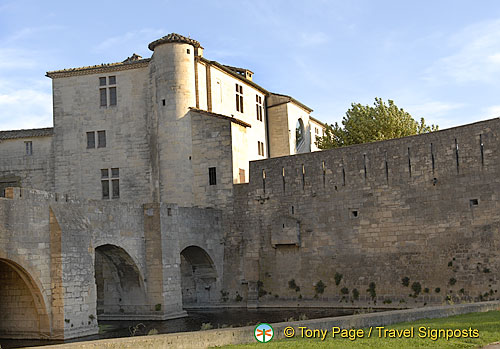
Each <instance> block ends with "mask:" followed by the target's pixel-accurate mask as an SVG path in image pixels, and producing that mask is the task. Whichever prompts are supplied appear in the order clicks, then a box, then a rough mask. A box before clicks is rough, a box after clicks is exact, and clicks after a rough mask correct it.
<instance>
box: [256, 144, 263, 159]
mask: <svg viewBox="0 0 500 349" xmlns="http://www.w3.org/2000/svg"><path fill="white" fill-rule="evenodd" d="M257 147H258V152H259V155H262V156H264V143H263V142H260V141H258V142H257Z"/></svg>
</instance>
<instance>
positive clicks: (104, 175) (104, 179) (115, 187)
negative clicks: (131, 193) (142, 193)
mask: <svg viewBox="0 0 500 349" xmlns="http://www.w3.org/2000/svg"><path fill="white" fill-rule="evenodd" d="M109 172H110V171H109V169H107V168H105V169H102V170H101V186H102V198H103V199H109V198H110V196H109V194H110V185H111V195H112V198H113V199H118V198H119V197H120V179H119V178H118V177H119V176H120V169H119V168H112V169H111V178H112V179H111V180H110V178H109Z"/></svg>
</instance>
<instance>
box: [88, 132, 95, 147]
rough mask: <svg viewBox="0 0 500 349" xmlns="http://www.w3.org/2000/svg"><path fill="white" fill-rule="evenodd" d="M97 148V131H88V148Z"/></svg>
mask: <svg viewBox="0 0 500 349" xmlns="http://www.w3.org/2000/svg"><path fill="white" fill-rule="evenodd" d="M93 148H95V132H94V131H92V132H87V149H93Z"/></svg>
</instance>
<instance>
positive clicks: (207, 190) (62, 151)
mask: <svg viewBox="0 0 500 349" xmlns="http://www.w3.org/2000/svg"><path fill="white" fill-rule="evenodd" d="M149 48H150V49H151V50H152V51H153V56H152V57H151V58H145V59H143V58H142V57H140V56H138V55H136V54H134V55H132V56H131V57H129V58H127V59H126V60H124V61H123V62H120V63H112V64H103V65H97V66H90V67H83V68H74V69H64V70H58V71H51V72H48V73H47V76H48V77H50V78H51V79H52V82H53V105H54V127H53V128H46V129H35V130H21V131H2V132H0V141H1V143H0V190H3V188H6V187H8V186H21V187H26V188H36V189H41V190H47V191H52V192H58V193H65V194H70V195H74V196H77V197H80V198H89V199H111V200H112V199H120V200H122V201H135V202H143V203H145V202H170V203H176V204H179V205H182V206H199V207H220V206H221V205H222V206H224V205H226V204H227V200H228V199H229V198H230V197H231V196H232V185H233V183H247V182H248V164H249V161H252V160H259V159H265V158H269V157H275V156H283V155H290V154H296V153H303V152H310V151H314V150H317V148H316V146H315V144H314V142H315V137H316V136H319V135H321V133H322V130H323V124H322V123H321V122H319V121H317V120H316V119H314V118H312V117H311V116H310V113H311V111H312V109H311V108H309V107H307V106H306V105H304V104H302V103H300V102H298V101H297V100H295V99H294V98H292V97H289V96H285V95H280V94H275V93H270V92H268V91H267V90H265V89H264V88H262V87H261V86H259V85H257V84H256V83H254V82H253V74H254V73H253V72H252V71H250V70H248V69H243V68H236V67H231V66H226V65H222V64H220V63H218V62H215V61H210V60H208V59H206V58H204V57H203V48H202V47H201V45H200V43H199V42H197V41H195V40H193V39H190V38H186V37H184V36H181V35H178V34H169V35H167V36H165V37H163V38H161V39H159V40H156V41H154V42H152V43H151V44H149Z"/></svg>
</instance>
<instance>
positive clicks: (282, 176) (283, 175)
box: [281, 167, 285, 193]
mask: <svg viewBox="0 0 500 349" xmlns="http://www.w3.org/2000/svg"><path fill="white" fill-rule="evenodd" d="M281 178H283V193H285V168H284V167H283V168H282V172H281Z"/></svg>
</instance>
